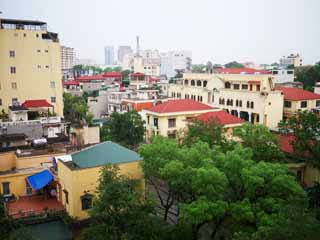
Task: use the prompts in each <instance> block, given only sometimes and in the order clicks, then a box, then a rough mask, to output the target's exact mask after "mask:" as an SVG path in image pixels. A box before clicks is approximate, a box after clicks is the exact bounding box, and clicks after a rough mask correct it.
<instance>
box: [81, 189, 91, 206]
mask: <svg viewBox="0 0 320 240" xmlns="http://www.w3.org/2000/svg"><path fill="white" fill-rule="evenodd" d="M80 199H81V208H82V210H87V209H90V208H91V207H92V195H90V194H87V193H86V194H85V195H83V196H81V197H80Z"/></svg>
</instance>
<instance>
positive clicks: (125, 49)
mask: <svg viewBox="0 0 320 240" xmlns="http://www.w3.org/2000/svg"><path fill="white" fill-rule="evenodd" d="M132 53H133V50H132V48H131V47H130V46H119V48H118V62H119V63H122V62H123V59H124V56H125V55H128V54H132Z"/></svg>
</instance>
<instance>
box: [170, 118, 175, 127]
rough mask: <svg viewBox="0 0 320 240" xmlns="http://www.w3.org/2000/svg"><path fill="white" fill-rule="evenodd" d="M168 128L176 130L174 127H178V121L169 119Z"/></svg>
mask: <svg viewBox="0 0 320 240" xmlns="http://www.w3.org/2000/svg"><path fill="white" fill-rule="evenodd" d="M168 127H169V128H174V127H176V119H175V118H170V119H168Z"/></svg>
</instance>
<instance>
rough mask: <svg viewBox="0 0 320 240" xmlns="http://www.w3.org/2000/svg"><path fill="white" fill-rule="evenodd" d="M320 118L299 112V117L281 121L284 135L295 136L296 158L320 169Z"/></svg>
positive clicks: (309, 112) (311, 113) (309, 113)
mask: <svg viewBox="0 0 320 240" xmlns="http://www.w3.org/2000/svg"><path fill="white" fill-rule="evenodd" d="M319 126H320V118H319V117H318V116H317V114H316V113H313V112H311V111H299V112H297V115H295V116H292V117H289V118H287V119H286V120H284V121H281V122H280V124H279V127H280V130H281V132H282V133H283V134H293V136H294V137H295V138H294V141H293V142H292V143H291V145H292V147H293V151H294V157H295V158H297V159H298V160H305V161H307V162H310V163H312V164H313V165H314V166H315V167H317V168H318V169H320V127H319Z"/></svg>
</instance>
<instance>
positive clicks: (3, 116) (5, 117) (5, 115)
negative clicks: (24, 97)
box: [0, 109, 9, 120]
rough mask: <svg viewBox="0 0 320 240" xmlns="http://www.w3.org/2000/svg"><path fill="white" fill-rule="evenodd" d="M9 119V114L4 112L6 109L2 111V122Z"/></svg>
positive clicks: (0, 115) (0, 116) (0, 114)
mask: <svg viewBox="0 0 320 240" xmlns="http://www.w3.org/2000/svg"><path fill="white" fill-rule="evenodd" d="M8 118H9V115H8V113H6V112H5V111H4V109H2V111H1V113H0V119H2V120H7V119H8Z"/></svg>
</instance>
